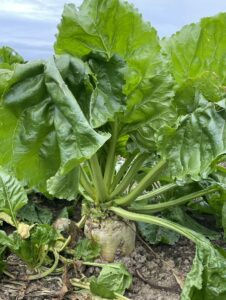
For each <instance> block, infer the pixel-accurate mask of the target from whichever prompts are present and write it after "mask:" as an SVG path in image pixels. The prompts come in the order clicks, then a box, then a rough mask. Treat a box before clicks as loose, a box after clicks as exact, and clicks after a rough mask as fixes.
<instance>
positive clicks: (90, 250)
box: [75, 239, 101, 261]
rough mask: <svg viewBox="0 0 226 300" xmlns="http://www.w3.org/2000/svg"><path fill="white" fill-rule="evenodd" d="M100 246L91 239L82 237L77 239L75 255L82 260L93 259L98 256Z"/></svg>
mask: <svg viewBox="0 0 226 300" xmlns="http://www.w3.org/2000/svg"><path fill="white" fill-rule="evenodd" d="M100 254H101V247H100V245H99V244H98V243H96V242H95V241H92V240H88V239H84V240H81V241H79V243H78V244H77V245H76V248H75V257H76V258H77V259H83V260H84V261H93V260H94V259H95V258H97V257H98V256H100Z"/></svg>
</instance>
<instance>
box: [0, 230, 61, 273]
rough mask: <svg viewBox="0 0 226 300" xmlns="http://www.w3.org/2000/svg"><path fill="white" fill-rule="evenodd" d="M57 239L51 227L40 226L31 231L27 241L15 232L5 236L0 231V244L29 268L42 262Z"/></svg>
mask: <svg viewBox="0 0 226 300" xmlns="http://www.w3.org/2000/svg"><path fill="white" fill-rule="evenodd" d="M57 237H58V236H57V233H56V231H55V230H54V229H53V227H52V226H50V225H46V224H45V225H44V224H40V225H36V226H35V227H34V228H33V229H32V230H31V232H30V237H29V238H27V239H22V238H21V237H20V235H19V234H18V233H17V232H14V233H13V234H11V235H9V236H7V235H6V233H5V232H4V231H0V244H1V245H4V246H6V247H8V248H9V249H10V250H11V251H12V252H13V253H15V254H16V255H17V256H18V257H20V258H21V259H22V260H23V261H24V262H26V263H27V264H28V265H29V266H30V267H32V268H35V267H36V266H38V264H39V263H40V262H41V263H42V262H43V261H44V259H45V257H46V255H47V253H48V251H49V249H50V248H51V246H53V245H54V243H55V241H56V240H57Z"/></svg>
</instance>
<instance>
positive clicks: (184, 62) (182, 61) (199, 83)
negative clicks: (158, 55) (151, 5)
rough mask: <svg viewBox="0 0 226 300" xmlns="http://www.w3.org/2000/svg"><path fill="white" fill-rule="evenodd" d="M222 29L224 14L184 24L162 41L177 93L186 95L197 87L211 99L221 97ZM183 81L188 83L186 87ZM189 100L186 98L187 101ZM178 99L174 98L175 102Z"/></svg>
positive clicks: (225, 66)
mask: <svg viewBox="0 0 226 300" xmlns="http://www.w3.org/2000/svg"><path fill="white" fill-rule="evenodd" d="M225 30H226V14H225V13H222V14H219V15H217V16H215V17H210V18H204V19H202V20H201V21H200V22H199V23H197V24H191V25H187V26H185V27H183V28H182V29H181V30H180V31H179V32H177V33H176V34H174V35H173V36H172V37H170V38H169V39H166V40H165V41H164V42H163V45H164V48H165V49H164V50H165V52H166V54H167V55H168V57H169V58H170V61H171V69H172V73H173V76H174V78H175V80H176V81H177V84H178V89H179V90H180V92H179V93H180V94H181V92H182V91H183V90H184V95H185V97H186V98H188V96H186V92H185V91H186V90H187V92H189V93H190V96H194V94H195V91H197V90H198V91H199V92H201V93H202V94H203V95H204V97H205V98H206V99H207V100H208V101H212V102H216V101H219V100H221V99H222V98H225V85H226V79H225V78H226V60H225V48H226V37H225ZM187 82H190V83H192V84H189V85H190V87H188V86H187ZM191 88H192V89H193V91H192V90H191ZM192 94H193V95H192ZM193 99H194V97H190V103H192V102H193ZM181 100H182V101H183V98H179V99H177V97H176V101H178V102H179V103H180V101H181Z"/></svg>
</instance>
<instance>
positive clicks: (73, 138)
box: [0, 60, 109, 198]
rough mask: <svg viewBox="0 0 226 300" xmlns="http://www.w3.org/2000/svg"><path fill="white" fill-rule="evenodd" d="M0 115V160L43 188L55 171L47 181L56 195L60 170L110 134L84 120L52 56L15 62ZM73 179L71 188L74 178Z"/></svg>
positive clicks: (71, 165)
mask: <svg viewBox="0 0 226 300" xmlns="http://www.w3.org/2000/svg"><path fill="white" fill-rule="evenodd" d="M0 117H1V120H2V122H1V124H0V136H1V137H2V143H1V145H0V153H2V154H4V155H2V156H1V158H0V164H1V165H7V166H9V167H11V168H12V169H13V170H14V172H15V174H16V176H17V177H18V178H19V179H21V180H24V181H26V182H27V183H28V185H29V186H35V187H37V188H38V189H39V190H40V191H43V192H46V180H47V179H49V178H50V177H53V176H54V175H55V174H56V173H57V172H58V171H59V172H58V173H57V176H56V178H55V179H53V178H51V180H50V183H49V188H50V192H51V193H54V192H56V195H58V194H59V188H57V181H58V180H59V175H60V176H64V175H66V174H67V173H68V172H70V171H71V170H72V169H73V168H74V167H75V166H76V165H78V164H79V163H80V162H81V161H83V160H85V159H87V158H89V157H91V156H92V155H93V154H94V153H95V152H96V151H97V150H98V149H99V147H100V146H101V145H102V144H103V143H105V141H106V140H107V139H108V138H109V136H108V135H106V134H99V133H97V132H95V131H94V130H93V129H92V127H91V126H90V125H89V123H88V121H87V120H86V118H85V116H84V114H83V112H82V111H81V109H80V107H79V105H78V103H77V102H76V99H75V98H74V96H73V94H72V93H71V92H70V90H69V89H68V88H67V86H66V85H65V83H64V81H63V79H62V77H61V75H60V73H59V71H58V69H57V67H56V65H55V62H54V60H51V61H49V62H48V63H45V62H42V61H37V62H31V63H27V64H25V65H17V66H16V67H15V71H14V74H13V76H12V78H11V80H10V86H8V88H7V91H6V92H5V94H4V106H3V107H1V108H0ZM28 162H29V163H28ZM60 180H65V179H63V178H61V179H60ZM73 184H74V189H75V191H76V186H77V181H74V182H73ZM71 188H72V187H71ZM60 196H62V194H61V195H60ZM64 196H65V195H63V196H62V197H64ZM69 197H70V198H71V197H72V196H71V195H69ZM73 197H74V195H73Z"/></svg>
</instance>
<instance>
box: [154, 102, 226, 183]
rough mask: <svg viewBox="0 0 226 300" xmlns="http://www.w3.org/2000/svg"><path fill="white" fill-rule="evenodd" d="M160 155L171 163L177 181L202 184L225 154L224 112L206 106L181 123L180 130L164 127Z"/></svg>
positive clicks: (160, 138) (186, 117) (209, 105)
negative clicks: (189, 179) (191, 180)
mask: <svg viewBox="0 0 226 300" xmlns="http://www.w3.org/2000/svg"><path fill="white" fill-rule="evenodd" d="M158 143H159V144H158V146H159V153H160V154H161V156H162V157H163V158H165V159H167V160H168V162H169V173H170V175H171V176H173V177H174V178H175V177H176V178H178V179H186V177H191V179H193V180H199V179H200V177H202V178H206V177H207V176H208V174H209V173H210V172H211V163H212V162H213V161H214V160H216V158H217V157H219V156H220V155H222V154H224V153H226V129H225V115H224V112H221V111H217V110H216V108H215V106H214V104H213V103H209V104H208V102H204V104H203V105H202V106H201V107H199V108H197V109H196V110H195V111H194V112H193V113H191V114H188V115H186V116H185V117H184V118H182V119H181V120H180V121H179V124H178V125H177V127H175V128H172V127H165V128H163V129H162V130H161V133H160V135H159V141H158Z"/></svg>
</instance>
